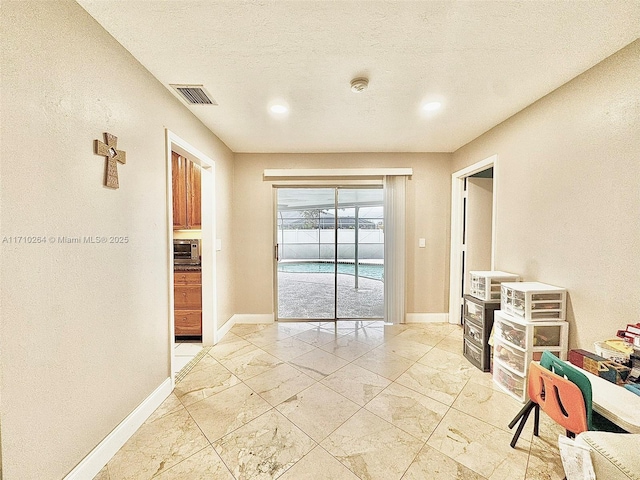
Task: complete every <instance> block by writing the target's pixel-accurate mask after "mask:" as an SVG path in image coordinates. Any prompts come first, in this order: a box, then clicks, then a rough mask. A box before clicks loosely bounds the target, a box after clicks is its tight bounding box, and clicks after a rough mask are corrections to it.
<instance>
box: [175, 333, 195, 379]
mask: <svg viewBox="0 0 640 480" xmlns="http://www.w3.org/2000/svg"><path fill="white" fill-rule="evenodd" d="M200 350H202V342H201V341H199V340H177V341H176V343H175V345H174V348H173V373H178V372H179V371H180V370H182V369H183V368H184V367H185V366H187V364H188V363H189V362H190V361H191V360H193V359H194V358H195V357H196V355H198V353H200Z"/></svg>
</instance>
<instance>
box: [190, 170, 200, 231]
mask: <svg viewBox="0 0 640 480" xmlns="http://www.w3.org/2000/svg"><path fill="white" fill-rule="evenodd" d="M201 175H202V172H201V171H200V165H197V164H195V163H193V162H192V161H190V160H187V225H188V228H196V229H198V228H201V226H202V220H201V218H202V213H201V210H200V209H201V203H202V202H201V194H200V188H201V187H200V184H201Z"/></svg>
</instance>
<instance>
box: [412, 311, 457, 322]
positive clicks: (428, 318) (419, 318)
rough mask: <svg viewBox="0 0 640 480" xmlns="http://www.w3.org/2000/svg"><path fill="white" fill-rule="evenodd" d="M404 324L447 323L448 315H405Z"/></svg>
mask: <svg viewBox="0 0 640 480" xmlns="http://www.w3.org/2000/svg"><path fill="white" fill-rule="evenodd" d="M405 318H406V323H448V322H449V314H448V313H407V315H406V317H405Z"/></svg>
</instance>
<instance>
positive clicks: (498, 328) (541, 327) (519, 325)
mask: <svg viewBox="0 0 640 480" xmlns="http://www.w3.org/2000/svg"><path fill="white" fill-rule="evenodd" d="M493 318H494V323H493V325H494V333H495V336H496V338H497V339H499V340H500V341H502V342H503V343H506V344H507V345H508V346H513V347H516V348H517V349H520V350H527V351H542V350H551V351H560V352H564V353H563V355H564V356H565V357H566V351H567V343H568V338H569V324H568V323H567V322H565V321H563V320H557V321H549V322H527V321H525V320H522V319H520V318H517V317H513V316H511V315H508V314H506V313H505V312H504V311H502V310H498V311H496V312H495V313H494V317H493Z"/></svg>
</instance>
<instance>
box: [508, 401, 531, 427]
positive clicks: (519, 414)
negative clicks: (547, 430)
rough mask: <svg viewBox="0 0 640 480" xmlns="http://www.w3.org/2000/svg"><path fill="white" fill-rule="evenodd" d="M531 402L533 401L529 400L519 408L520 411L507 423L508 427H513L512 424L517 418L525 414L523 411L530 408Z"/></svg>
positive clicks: (516, 421)
mask: <svg viewBox="0 0 640 480" xmlns="http://www.w3.org/2000/svg"><path fill="white" fill-rule="evenodd" d="M532 404H533V402H532V401H531V400H529V401H528V402H527V403H526V404H525V406H524V407H522V408H521V409H520V411H519V412H518V414H517V415H516V416H515V417H513V420H511V423H510V424H509V429H511V428H513V426H514V425H515V424H516V423H518V420H520V419H521V418H522V416H523V415H524V414H525V412H526V411H527V410H531V405H532Z"/></svg>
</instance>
